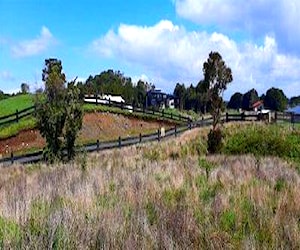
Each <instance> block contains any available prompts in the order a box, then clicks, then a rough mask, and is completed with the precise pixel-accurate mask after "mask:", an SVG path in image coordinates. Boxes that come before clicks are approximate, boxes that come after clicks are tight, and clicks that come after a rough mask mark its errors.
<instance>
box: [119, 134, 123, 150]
mask: <svg viewBox="0 0 300 250" xmlns="http://www.w3.org/2000/svg"><path fill="white" fill-rule="evenodd" d="M121 147H122V139H121V136H119V148H121Z"/></svg>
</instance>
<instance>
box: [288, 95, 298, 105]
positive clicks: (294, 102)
mask: <svg viewBox="0 0 300 250" xmlns="http://www.w3.org/2000/svg"><path fill="white" fill-rule="evenodd" d="M299 104H300V96H293V97H291V99H290V100H289V105H290V106H291V107H295V106H297V105H299Z"/></svg>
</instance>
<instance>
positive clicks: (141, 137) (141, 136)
mask: <svg viewBox="0 0 300 250" xmlns="http://www.w3.org/2000/svg"><path fill="white" fill-rule="evenodd" d="M141 142H142V133H140V143H141Z"/></svg>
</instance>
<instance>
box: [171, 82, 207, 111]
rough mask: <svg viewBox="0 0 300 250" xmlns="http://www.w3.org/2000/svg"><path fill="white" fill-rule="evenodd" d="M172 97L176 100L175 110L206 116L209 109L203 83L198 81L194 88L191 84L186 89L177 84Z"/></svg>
mask: <svg viewBox="0 0 300 250" xmlns="http://www.w3.org/2000/svg"><path fill="white" fill-rule="evenodd" d="M173 95H174V96H175V97H176V98H177V101H176V108H179V109H180V110H182V109H184V110H192V111H194V112H201V113H203V114H206V112H207V110H208V109H209V99H208V95H207V91H206V89H205V87H204V81H200V82H199V83H198V84H197V85H196V86H193V85H192V84H191V85H190V86H189V87H187V88H186V87H185V85H184V84H180V83H177V84H176V86H175V89H174V91H173Z"/></svg>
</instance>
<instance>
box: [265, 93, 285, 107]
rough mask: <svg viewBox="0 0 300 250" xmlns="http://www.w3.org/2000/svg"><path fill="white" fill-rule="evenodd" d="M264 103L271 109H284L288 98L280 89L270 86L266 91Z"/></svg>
mask: <svg viewBox="0 0 300 250" xmlns="http://www.w3.org/2000/svg"><path fill="white" fill-rule="evenodd" d="M264 104H265V106H266V107H267V108H270V109H272V110H276V111H284V110H285V109H286V107H287V104H288V99H287V97H286V96H285V94H284V93H283V91H282V90H281V89H278V88H270V89H269V90H268V91H267V93H266V96H265V99H264Z"/></svg>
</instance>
